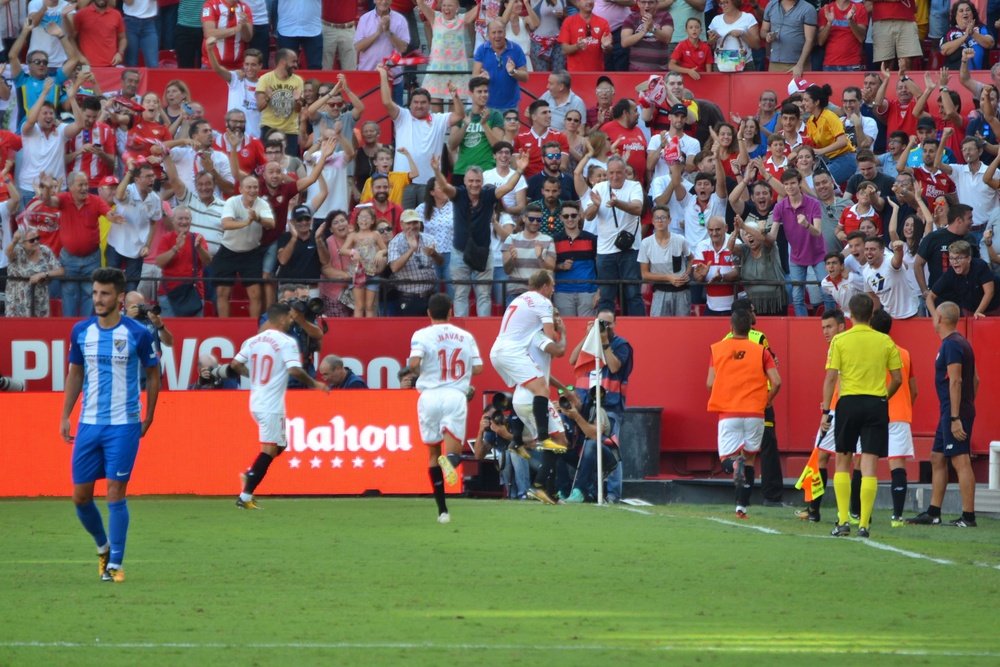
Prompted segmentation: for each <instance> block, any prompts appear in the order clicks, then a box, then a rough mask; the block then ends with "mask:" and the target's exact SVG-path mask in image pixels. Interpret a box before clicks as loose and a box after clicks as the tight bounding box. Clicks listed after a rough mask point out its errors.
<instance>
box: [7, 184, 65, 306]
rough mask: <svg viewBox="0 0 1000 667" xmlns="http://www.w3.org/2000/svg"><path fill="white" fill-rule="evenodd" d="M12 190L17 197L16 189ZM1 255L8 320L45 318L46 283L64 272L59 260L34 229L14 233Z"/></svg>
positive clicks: (47, 300)
mask: <svg viewBox="0 0 1000 667" xmlns="http://www.w3.org/2000/svg"><path fill="white" fill-rule="evenodd" d="M11 191H12V192H11V194H12V195H14V197H15V198H16V197H17V195H16V194H15V193H16V192H17V189H16V188H11ZM9 201H13V199H12V200H9ZM4 252H6V254H7V261H8V265H7V317H48V315H49V289H48V283H49V281H50V280H51V279H53V278H58V277H59V276H61V275H63V274H64V273H65V272H66V271H65V269H63V267H62V265H61V264H60V263H59V260H58V259H56V256H55V255H54V254H52V251H51V250H50V249H49V247H48V246H45V245H42V243H41V241H40V240H39V236H38V230H37V229H35V228H34V227H26V228H24V229H21V230H19V231H17V232H16V233H15V234H14V237H13V239H12V240H11V243H10V245H8V246H7V247H6V248H5V249H4ZM17 278H21V279H24V280H16V279H17Z"/></svg>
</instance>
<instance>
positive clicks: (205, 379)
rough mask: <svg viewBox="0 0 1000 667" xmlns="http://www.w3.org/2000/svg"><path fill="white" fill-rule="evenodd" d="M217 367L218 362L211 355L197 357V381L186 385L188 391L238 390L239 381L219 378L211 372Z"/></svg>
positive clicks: (217, 374)
mask: <svg viewBox="0 0 1000 667" xmlns="http://www.w3.org/2000/svg"><path fill="white" fill-rule="evenodd" d="M218 367H219V360H218V359H216V358H215V355H212V354H203V355H201V356H200V357H198V379H197V380H195V381H194V382H193V383H191V384H190V385H188V389H239V388H240V383H239V380H236V379H234V378H230V377H219V373H217V372H216V373H213V372H212V371H213V370H215V369H216V368H218Z"/></svg>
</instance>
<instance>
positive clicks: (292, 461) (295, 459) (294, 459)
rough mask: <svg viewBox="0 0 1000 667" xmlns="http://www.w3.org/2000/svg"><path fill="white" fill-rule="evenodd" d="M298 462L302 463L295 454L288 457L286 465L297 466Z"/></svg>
mask: <svg viewBox="0 0 1000 667" xmlns="http://www.w3.org/2000/svg"><path fill="white" fill-rule="evenodd" d="M300 463H302V461H300V460H299V457H297V456H293V457H292V458H290V459H288V465H289V466H290V467H292V468H298V467H299V464H300Z"/></svg>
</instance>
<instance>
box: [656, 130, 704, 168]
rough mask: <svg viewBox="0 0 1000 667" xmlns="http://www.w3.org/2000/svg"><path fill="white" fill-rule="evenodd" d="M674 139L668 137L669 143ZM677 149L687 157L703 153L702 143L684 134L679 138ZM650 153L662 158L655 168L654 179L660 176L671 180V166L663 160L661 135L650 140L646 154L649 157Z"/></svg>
mask: <svg viewBox="0 0 1000 667" xmlns="http://www.w3.org/2000/svg"><path fill="white" fill-rule="evenodd" d="M672 139H673V138H672V137H671V136H670V135H667V141H671V140H672ZM677 147H678V149H679V150H680V152H681V153H683V154H684V155H685V156H689V155H691V156H694V155H697V154H698V153H700V152H701V142H700V141H698V140H697V139H695V138H694V137H689V136H688V135H686V134H682V135H681V136H680V137H679V138H678V142H677ZM649 153H656V154H657V155H659V156H660V157H659V159H658V160H657V161H656V165H655V166H654V167H653V178H657V177H659V176H666V177H667V178H670V165H669V164H667V163H666V162H664V160H663V141H662V140H661V139H660V135H659V134H655V135H653V136H652V137H651V138H650V139H649V145H648V146H646V154H647V155H648V154H649Z"/></svg>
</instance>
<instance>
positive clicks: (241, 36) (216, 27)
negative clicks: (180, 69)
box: [201, 0, 253, 69]
mask: <svg viewBox="0 0 1000 667" xmlns="http://www.w3.org/2000/svg"><path fill="white" fill-rule="evenodd" d="M201 25H202V32H203V34H204V35H205V44H204V46H203V47H202V58H201V61H202V65H207V64H209V63H210V61H209V59H208V51H209V50H210V49H214V50H215V56H216V58H217V59H218V61H219V64H220V65H222V66H223V67H225V68H226V69H236V68H237V67H239V66H240V63H242V62H243V53H244V52H245V51H246V49H247V46H248V45H249V44H250V40H251V38H252V37H253V13H252V12H251V11H250V7H248V6H247V4H246V3H245V2H243V0H207V1H206V2H205V8H204V9H203V10H202V13H201Z"/></svg>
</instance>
